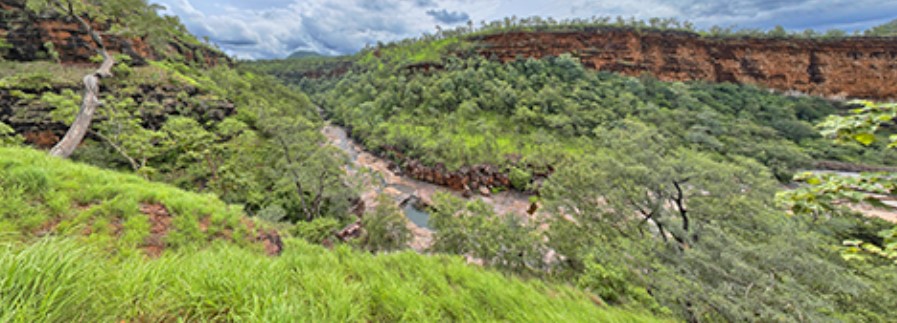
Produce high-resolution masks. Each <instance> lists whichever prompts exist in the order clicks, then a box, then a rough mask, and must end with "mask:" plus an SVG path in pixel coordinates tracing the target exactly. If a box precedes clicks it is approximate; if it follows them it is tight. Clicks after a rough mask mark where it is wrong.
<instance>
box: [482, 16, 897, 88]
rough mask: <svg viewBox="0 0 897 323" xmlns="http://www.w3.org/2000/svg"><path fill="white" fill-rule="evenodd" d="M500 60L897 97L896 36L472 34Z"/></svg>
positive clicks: (618, 32) (611, 32)
mask: <svg viewBox="0 0 897 323" xmlns="http://www.w3.org/2000/svg"><path fill="white" fill-rule="evenodd" d="M476 40H478V41H480V42H481V45H482V47H481V48H480V49H479V51H480V54H482V55H485V56H489V57H492V56H495V57H497V58H499V59H501V60H502V61H505V62H507V61H512V60H515V59H517V58H518V57H526V58H530V57H532V58H541V57H545V56H558V55H560V54H563V53H571V54H573V55H574V56H575V57H578V58H579V59H580V60H581V61H582V62H583V64H584V65H585V66H587V67H590V68H593V69H596V70H601V71H609V72H618V73H622V74H626V75H631V76H637V75H640V74H642V73H646V72H647V73H651V74H653V75H655V76H656V77H657V78H658V79H660V80H663V81H690V80H705V81H711V82H734V83H749V84H757V85H761V86H766V87H769V88H773V89H777V90H782V91H791V90H795V91H800V92H804V93H808V94H813V95H820V96H827V97H845V98H868V99H878V100H885V99H897V38H846V39H837V40H821V39H814V40H810V39H745V38H725V39H719V38H708V37H701V36H699V35H696V34H692V33H686V32H673V31H663V32H661V31H642V32H636V31H634V30H624V29H595V30H592V31H582V32H509V33H504V34H495V35H488V36H481V37H478V38H477V39H476Z"/></svg>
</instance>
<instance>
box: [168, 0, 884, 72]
mask: <svg viewBox="0 0 897 323" xmlns="http://www.w3.org/2000/svg"><path fill="white" fill-rule="evenodd" d="M150 2H154V3H158V4H161V5H163V6H165V7H166V8H167V9H166V10H164V11H163V14H169V15H177V16H179V17H180V18H181V21H183V22H184V24H185V25H186V26H187V28H188V29H189V30H190V31H191V32H193V33H194V34H196V35H198V36H200V37H208V38H209V39H210V40H211V41H212V42H214V43H216V44H218V45H219V46H221V48H223V49H224V50H225V51H227V52H228V53H229V54H232V55H236V56H237V57H240V58H246V59H257V58H277V57H284V56H286V55H289V54H290V53H292V52H294V51H298V50H303V51H315V52H320V53H325V54H348V53H353V52H355V51H357V50H359V49H361V48H363V47H364V46H365V44H374V43H376V42H377V41H384V42H388V41H392V40H398V39H402V38H406V37H411V36H417V35H420V34H422V33H425V32H429V33H432V32H434V31H435V27H436V26H437V25H440V26H443V27H452V26H456V25H459V24H465V23H466V22H467V21H468V20H471V21H474V22H476V23H477V24H478V23H479V22H480V21H484V20H485V21H492V20H498V19H501V18H503V17H506V16H512V15H516V16H518V17H528V16H534V15H538V16H542V17H554V18H556V19H563V18H571V17H592V16H613V17H616V16H624V17H636V18H640V19H647V18H651V17H676V18H679V19H680V20H688V21H691V22H694V23H695V24H696V25H697V26H698V27H700V28H706V27H709V26H712V25H720V26H736V27H741V28H771V27H773V26H775V25H782V26H785V27H786V28H787V29H790V30H804V29H807V28H812V29H817V30H820V31H824V30H827V29H831V28H838V29H844V30H849V31H853V30H862V29H866V28H868V27H871V26H874V25H878V24H882V23H885V22H887V21H890V20H893V19H897V0H667V1H661V0H637V1H633V0H566V1H564V0H554V1H545V0H542V1H537V0H515V1H510V0H150Z"/></svg>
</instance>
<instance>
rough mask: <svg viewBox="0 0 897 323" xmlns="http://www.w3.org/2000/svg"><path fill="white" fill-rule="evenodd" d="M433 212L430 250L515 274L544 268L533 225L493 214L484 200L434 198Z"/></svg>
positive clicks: (543, 248)
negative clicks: (459, 256)
mask: <svg viewBox="0 0 897 323" xmlns="http://www.w3.org/2000/svg"><path fill="white" fill-rule="evenodd" d="M433 210H434V211H433V213H431V214H430V220H431V223H432V224H433V228H434V229H435V230H436V233H435V236H434V243H433V246H432V247H431V248H432V250H433V251H436V252H445V253H451V254H457V255H465V256H470V257H472V258H474V259H479V260H482V261H483V263H484V264H486V265H490V266H495V267H497V268H499V269H503V270H506V271H509V272H512V273H516V274H532V273H537V272H540V271H541V270H543V269H544V264H543V262H542V260H543V255H544V254H545V253H546V252H547V250H546V249H545V247H544V243H543V242H542V240H541V235H540V234H539V233H538V230H536V227H535V225H534V224H533V223H530V222H527V221H525V220H523V219H520V218H518V217H516V216H514V215H512V214H507V215H498V214H495V211H494V210H493V209H492V207H491V206H489V205H488V204H486V203H484V202H483V201H480V200H477V201H475V202H469V203H465V202H464V201H462V200H460V199H458V198H456V197H454V196H452V195H450V194H444V193H441V194H437V195H436V196H435V197H434V205H433Z"/></svg>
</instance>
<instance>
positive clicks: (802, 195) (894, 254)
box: [777, 101, 897, 264]
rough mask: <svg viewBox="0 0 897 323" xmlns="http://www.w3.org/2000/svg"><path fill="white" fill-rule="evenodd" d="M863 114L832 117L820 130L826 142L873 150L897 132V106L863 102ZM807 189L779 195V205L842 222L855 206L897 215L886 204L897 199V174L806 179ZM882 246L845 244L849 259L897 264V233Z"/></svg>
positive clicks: (891, 142) (892, 143) (892, 141)
mask: <svg viewBox="0 0 897 323" xmlns="http://www.w3.org/2000/svg"><path fill="white" fill-rule="evenodd" d="M855 103H856V104H858V105H860V106H861V107H860V108H857V109H854V110H853V111H852V112H853V113H852V114H851V115H847V116H829V117H828V118H827V119H826V120H825V121H824V122H822V123H821V124H819V128H821V133H822V135H823V136H826V137H828V138H831V139H834V140H835V142H838V143H845V142H849V141H855V142H859V143H861V144H863V145H865V146H870V145H872V144H874V143H876V142H877V141H879V136H876V133H878V132H879V131H880V130H881V129H882V128H883V127H886V126H893V124H894V121H895V119H897V104H894V103H891V104H876V103H874V102H870V101H857V102H855ZM887 140H888V143H887V148H888V149H894V148H897V135H891V136H889V137H888V139H887ZM795 180H796V181H799V182H803V183H805V184H806V185H805V186H802V187H800V188H798V189H795V190H790V191H785V192H781V193H779V194H778V196H777V199H778V200H779V201H780V202H781V203H782V204H784V205H786V206H788V207H789V209H790V210H791V212H792V213H794V214H795V215H809V216H812V217H814V218H819V217H821V216H837V215H843V214H850V213H853V212H852V211H851V210H850V206H855V205H858V204H862V203H868V204H871V205H873V206H876V207H880V208H885V209H890V210H895V209H897V208H895V207H893V206H890V205H888V204H886V203H885V202H884V199H885V198H887V197H889V196H894V195H897V173H885V172H874V173H862V174H859V176H842V175H836V174H813V173H804V174H800V175H798V176H797V177H795ZM880 235H881V238H882V244H881V245H876V244H873V243H870V242H867V241H862V240H856V239H853V240H849V241H845V242H844V244H845V246H847V247H848V249H847V250H846V251H847V253H846V255H848V256H857V255H859V254H864V253H865V254H873V255H877V256H879V257H882V258H885V259H890V260H893V261H894V263H895V264H897V227H894V228H893V229H891V230H886V231H884V232H882V233H881V234H880Z"/></svg>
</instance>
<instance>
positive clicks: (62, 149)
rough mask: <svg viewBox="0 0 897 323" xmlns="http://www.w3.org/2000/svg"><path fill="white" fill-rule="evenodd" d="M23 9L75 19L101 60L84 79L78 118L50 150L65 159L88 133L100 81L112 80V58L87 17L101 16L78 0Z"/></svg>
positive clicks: (37, 0) (48, 0)
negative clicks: (47, 12)
mask: <svg viewBox="0 0 897 323" xmlns="http://www.w3.org/2000/svg"><path fill="white" fill-rule="evenodd" d="M27 7H28V9H29V10H31V11H34V12H37V13H43V12H45V11H52V12H54V13H56V14H61V15H64V16H67V17H70V18H73V19H75V20H77V21H78V22H79V23H80V24H81V28H83V29H84V31H85V32H86V33H87V34H88V35H90V38H91V39H92V40H93V42H94V45H96V46H97V48H96V50H97V52H98V53H99V54H100V55H101V56H102V57H103V63H101V64H100V67H99V68H98V69H97V70H96V71H95V72H93V73H91V74H88V75H86V76H84V80H83V82H84V98H83V101H82V102H81V110H80V111H78V116H77V117H76V118H75V121H74V122H73V123H72V125H71V126H70V127H69V130H68V131H67V132H66V134H65V137H63V138H62V140H60V141H59V143H57V144H56V146H54V147H53V148H52V149H50V154H51V155H53V156H58V157H63V158H68V157H69V156H71V155H72V153H73V152H74V151H75V148H77V147H78V145H79V144H81V141H82V140H84V136H85V135H86V134H87V132H88V131H89V130H90V124H91V122H92V121H93V115H94V112H96V110H97V108H99V107H100V106H102V102H100V99H99V92H100V80H101V79H102V78H109V77H112V66H113V65H115V59H114V58H113V57H112V55H109V53H108V52H107V51H106V44H105V43H104V42H103V37H102V36H100V34H99V33H98V32H97V31H96V30H94V28H93V26H92V25H91V21H90V19H91V17H96V16H98V15H101V13H100V11H99V10H98V8H97V7H96V6H94V5H93V4H89V3H87V2H85V1H78V0H30V1H28V3H27Z"/></svg>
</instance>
